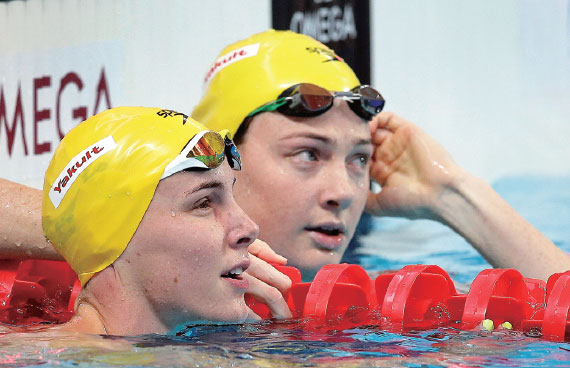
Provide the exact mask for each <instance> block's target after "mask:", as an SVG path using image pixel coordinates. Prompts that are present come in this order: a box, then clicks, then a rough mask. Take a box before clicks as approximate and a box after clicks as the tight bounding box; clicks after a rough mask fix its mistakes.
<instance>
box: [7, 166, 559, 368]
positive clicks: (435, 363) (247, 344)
mask: <svg viewBox="0 0 570 368" xmlns="http://www.w3.org/2000/svg"><path fill="white" fill-rule="evenodd" d="M494 187H495V189H496V190H497V191H498V192H499V193H500V194H501V195H502V196H503V197H504V198H505V199H506V200H507V201H508V202H509V203H510V204H511V205H512V206H513V207H515V209H516V210H517V211H519V213H521V214H522V215H523V217H525V218H526V219H527V220H529V221H530V222H531V223H532V224H533V225H535V226H536V227H537V228H538V229H539V230H541V231H542V232H543V233H544V234H546V235H547V236H548V237H549V238H550V239H552V240H553V241H554V242H555V243H556V244H557V245H558V246H560V247H561V248H562V249H564V250H565V251H566V252H570V226H569V225H570V191H569V190H568V188H570V176H568V177H546V178H541V177H531V176H520V177H511V178H505V179H502V180H499V181H497V182H496V183H495V185H494ZM371 227H372V229H373V231H372V232H371V233H370V234H368V235H365V236H362V237H361V238H360V242H359V243H360V246H359V247H358V248H357V249H354V250H353V251H352V252H350V255H349V257H347V259H346V261H349V262H351V263H360V264H361V265H363V266H364V267H365V268H366V269H367V270H369V271H371V272H375V271H382V270H386V269H392V270H396V269H399V268H401V267H402V266H404V265H407V264H416V263H423V264H437V265H439V266H441V267H442V268H443V269H444V270H446V271H447V272H448V273H449V274H450V276H451V277H452V278H453V279H454V280H456V281H457V282H459V283H463V284H466V287H468V284H469V282H471V281H472V280H473V279H474V278H475V276H476V275H477V274H478V273H479V272H480V271H481V270H483V269H485V268H489V267H490V266H489V264H488V263H487V262H485V260H483V258H482V257H481V256H479V255H478V253H477V252H475V251H474V250H473V249H472V248H471V247H470V246H469V245H468V244H467V243H466V242H465V241H464V240H463V239H462V238H461V237H459V236H458V235H456V234H455V233H453V231H451V230H449V229H447V228H446V227H444V226H441V225H439V224H437V223H434V222H431V221H408V220H401V219H374V220H373V222H372V226H371ZM569 362H570V344H568V343H553V342H549V341H545V340H542V339H540V338H537V337H535V336H526V335H524V334H522V333H519V332H514V331H509V330H495V331H492V332H488V331H480V330H474V331H462V330H456V329H453V328H439V329H434V330H427V331H415V332H414V331H412V332H406V333H403V334H399V333H392V332H388V331H383V330H381V329H379V328H378V327H377V326H360V327H358V328H351V329H348V330H334V329H329V328H327V327H326V326H325V327H315V326H314V325H307V324H306V323H304V321H293V322H281V323H270V322H263V323H257V324H246V325H216V324H214V325H212V324H194V325H188V326H184V327H183V328H181V329H180V330H179V331H176V332H174V333H172V334H171V335H168V336H164V335H145V336H136V337H128V338H126V337H114V336H104V337H103V336H92V335H79V334H69V333H61V332H53V331H51V332H43V333H38V332H36V333H30V332H25V333H24V332H22V333H20V332H6V333H0V366H3V367H4V366H5V367H27V366H35V365H42V366H58V367H67V366H69V367H77V366H79V367H81V366H85V367H93V366H95V367H117V366H121V367H143V366H144V367H146V366H149V367H150V366H153V367H162V366H164V367H172V366H179V367H332V366H334V367H339V366H344V367H384V366H387V367H504V366H520V367H563V366H564V367H566V366H568V365H569Z"/></svg>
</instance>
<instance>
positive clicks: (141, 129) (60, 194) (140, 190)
mask: <svg viewBox="0 0 570 368" xmlns="http://www.w3.org/2000/svg"><path fill="white" fill-rule="evenodd" d="M203 130H206V128H205V127H204V126H203V125H202V124H199V123H197V122H196V121H194V120H193V119H191V118H189V117H187V116H186V115H183V114H181V113H177V112H175V111H172V110H165V109H158V108H147V107H118V108H113V109H110V110H106V111H104V112H101V113H99V114H97V115H95V116H92V117H91V118H89V119H87V120H86V121H84V122H82V123H81V124H79V125H77V126H76V127H75V128H73V129H72V130H70V131H69V133H67V134H66V136H65V137H64V138H63V140H62V141H61V143H60V144H59V146H58V148H57V149H56V151H55V153H54V156H53V158H52V160H51V163H50V165H49V167H48V169H47V172H46V175H45V181H44V190H43V207H42V225H43V230H44V234H45V236H46V237H47V238H48V239H49V240H50V241H51V242H52V244H53V245H54V246H55V248H56V249H57V251H58V252H59V253H60V254H61V255H62V256H63V257H64V258H65V260H66V261H67V262H68V263H69V264H70V265H71V267H72V268H73V269H74V270H75V272H76V273H77V275H78V276H79V280H80V281H81V284H82V285H85V284H86V283H87V281H88V280H89V279H90V278H91V277H92V276H93V274H95V273H96V272H99V271H101V270H103V269H104V268H106V267H107V266H109V265H110V264H112V263H113V262H114V261H115V260H116V259H117V258H118V257H119V256H120V255H121V254H122V253H123V251H124V250H125V248H126V247H127V244H128V243H129V241H130V240H131V237H132V236H133V234H134V233H135V231H136V229H137V227H138V225H139V223H140V221H141V219H142V217H143V215H144V213H145V212H146V209H147V207H148V205H149V204H150V201H151V199H152V197H153V195H154V191H155V189H156V186H157V185H158V182H159V181H160V178H161V176H162V175H163V173H164V170H165V167H166V166H167V165H168V163H169V162H170V161H172V160H173V159H174V158H175V157H176V156H177V155H178V154H179V153H180V152H181V151H182V149H183V148H184V146H185V145H186V144H187V143H188V141H189V140H190V139H191V138H192V137H193V136H194V135H196V134H197V133H198V132H200V131H203Z"/></svg>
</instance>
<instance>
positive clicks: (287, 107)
mask: <svg viewBox="0 0 570 368" xmlns="http://www.w3.org/2000/svg"><path fill="white" fill-rule="evenodd" d="M335 98H342V99H343V100H345V101H347V102H348V106H350V108H351V109H352V111H354V112H355V113H356V115H358V116H360V117H361V118H363V119H365V120H370V119H372V117H373V116H374V115H376V114H378V113H379V112H380V111H382V109H383V108H384V103H385V101H384V98H383V97H382V95H381V94H380V92H378V91H377V90H375V89H374V88H372V87H370V86H367V85H363V86H357V87H354V88H353V89H352V90H351V91H347V92H330V91H328V90H326V89H324V88H322V87H319V86H317V85H314V84H311V83H300V84H296V85H294V86H291V87H289V88H287V89H286V90H285V91H283V93H281V95H279V97H278V98H277V100H275V101H271V102H268V103H266V104H265V105H263V106H260V107H258V108H257V109H255V110H253V111H252V112H251V113H250V114H249V115H248V117H250V116H253V115H255V114H257V113H260V112H263V111H278V112H280V113H282V114H284V115H291V116H302V117H310V116H317V115H320V114H323V113H324V112H326V111H327V110H329V109H330V108H331V106H332V105H333V102H334V99H335Z"/></svg>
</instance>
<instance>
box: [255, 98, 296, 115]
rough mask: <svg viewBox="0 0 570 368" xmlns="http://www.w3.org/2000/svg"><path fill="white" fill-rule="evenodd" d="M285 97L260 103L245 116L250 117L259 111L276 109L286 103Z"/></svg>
mask: <svg viewBox="0 0 570 368" xmlns="http://www.w3.org/2000/svg"><path fill="white" fill-rule="evenodd" d="M287 101H288V100H287V97H280V98H278V99H277V100H275V101H271V102H269V103H266V104H265V105H261V106H260V107H258V108H257V109H255V110H253V111H252V112H250V113H249V114H248V115H247V117H248V118H249V117H251V116H254V115H256V114H259V113H260V112H265V111H275V110H277V109H279V108H280V107H281V106H283V105H285V104H286V103H287Z"/></svg>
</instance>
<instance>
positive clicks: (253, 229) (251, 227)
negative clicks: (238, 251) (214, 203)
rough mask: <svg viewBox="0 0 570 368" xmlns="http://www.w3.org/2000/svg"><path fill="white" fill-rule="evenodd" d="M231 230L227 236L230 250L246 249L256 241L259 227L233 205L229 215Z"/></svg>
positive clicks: (239, 208)
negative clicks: (233, 208) (233, 207)
mask: <svg viewBox="0 0 570 368" xmlns="http://www.w3.org/2000/svg"><path fill="white" fill-rule="evenodd" d="M230 221H231V223H230V226H231V229H230V232H229V234H228V243H229V245H230V247H232V248H241V247H247V246H249V245H250V244H251V243H253V242H254V240H255V239H257V236H258V235H259V226H257V224H256V223H255V222H253V220H252V219H251V218H250V217H249V216H248V215H246V214H245V212H243V210H242V209H241V207H239V206H238V205H237V204H236V205H235V210H234V211H232V215H231V220H230Z"/></svg>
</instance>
